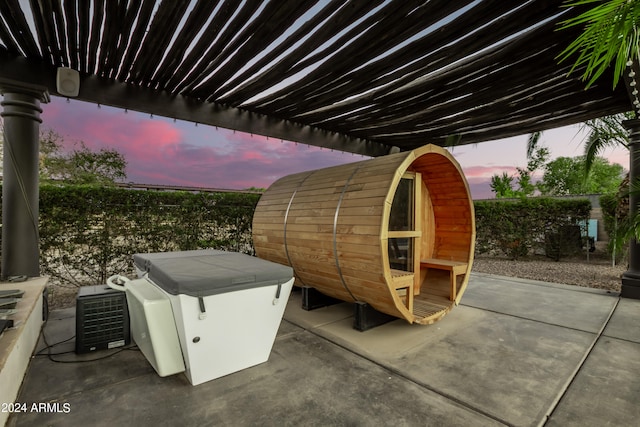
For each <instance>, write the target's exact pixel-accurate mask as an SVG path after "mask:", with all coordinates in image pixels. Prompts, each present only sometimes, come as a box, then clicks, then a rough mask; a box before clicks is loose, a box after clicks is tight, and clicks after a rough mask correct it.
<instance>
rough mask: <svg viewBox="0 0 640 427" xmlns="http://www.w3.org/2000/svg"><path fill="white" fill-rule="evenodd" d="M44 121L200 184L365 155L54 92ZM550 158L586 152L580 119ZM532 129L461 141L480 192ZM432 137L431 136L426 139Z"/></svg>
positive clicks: (624, 158)
mask: <svg viewBox="0 0 640 427" xmlns="http://www.w3.org/2000/svg"><path fill="white" fill-rule="evenodd" d="M42 108H43V110H44V111H43V113H42V119H43V123H42V125H41V129H44V130H47V129H52V130H54V131H55V132H57V133H58V134H60V135H61V136H62V137H63V138H64V139H65V141H66V143H68V144H69V145H70V146H72V144H73V142H78V141H83V142H84V143H85V144H86V145H87V147H89V148H91V149H93V150H99V149H100V148H109V149H115V150H117V151H118V152H120V153H121V154H123V155H124V157H125V159H126V161H127V171H126V172H127V181H128V182H133V183H138V184H164V185H180V186H195V187H213V188H228V189H245V188H249V187H258V188H267V187H269V185H270V184H271V183H273V182H274V181H275V180H276V179H278V178H280V177H282V176H285V175H289V174H292V173H296V172H301V171H306V170H312V169H319V168H323V167H328V166H333V165H337V164H343V163H349V162H354V161H359V160H364V159H366V157H363V156H361V155H353V154H351V153H343V152H337V151H331V150H328V149H320V148H318V147H312V146H308V145H305V144H296V143H294V142H290V141H281V140H280V139H274V138H266V137H263V136H259V135H250V134H246V133H243V132H234V131H232V130H227V129H222V128H218V129H216V128H215V127H211V126H206V125H202V124H200V125H198V126H196V125H195V124H194V123H189V122H185V121H181V120H177V121H175V122H174V120H173V119H170V118H164V117H158V116H154V117H150V115H149V114H143V113H138V112H134V111H127V112H125V111H124V110H122V109H118V108H111V107H105V106H101V107H100V108H99V107H98V106H97V105H95V104H89V103H85V102H81V101H77V100H73V99H71V100H69V101H67V100H66V99H65V98H59V97H52V100H51V103H49V104H44V105H42ZM543 135H544V136H543V139H542V143H543V145H545V146H546V147H548V148H549V149H550V151H551V156H552V158H556V157H560V156H569V157H573V156H579V155H582V154H583V140H582V136H581V135H580V134H579V126H578V125H576V126H570V127H565V128H560V129H555V130H551V131H546V132H545V133H544V134H543ZM526 140H527V136H526V135H523V136H519V137H515V138H508V139H502V140H497V141H490V142H483V143H480V144H471V145H464V146H459V147H455V148H454V149H453V150H452V151H451V152H452V154H453V156H454V157H455V159H456V160H457V161H458V162H459V163H460V165H461V166H462V168H463V170H464V173H465V175H466V177H467V180H468V181H469V185H470V188H471V193H472V196H473V198H474V199H481V198H491V197H493V193H492V192H491V189H490V187H489V181H490V179H491V176H492V175H494V174H502V172H507V173H509V174H510V175H513V174H514V172H515V168H516V167H523V168H524V167H526V163H527V161H526V156H525V152H526ZM426 143H428V141H425V144H426ZM605 156H606V157H607V158H609V159H610V161H611V162H615V163H619V164H621V165H622V166H623V167H624V168H625V170H627V169H628V168H629V154H628V151H627V150H625V149H624V148H620V149H616V150H609V151H607V152H606V153H605Z"/></svg>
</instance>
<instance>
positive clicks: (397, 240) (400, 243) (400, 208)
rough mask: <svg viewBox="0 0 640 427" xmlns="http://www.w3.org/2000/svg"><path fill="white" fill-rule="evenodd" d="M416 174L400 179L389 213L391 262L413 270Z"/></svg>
mask: <svg viewBox="0 0 640 427" xmlns="http://www.w3.org/2000/svg"><path fill="white" fill-rule="evenodd" d="M415 237H416V236H415V176H414V175H413V174H407V175H405V177H403V178H402V179H401V180H400V183H399V184H398V188H397V189H396V194H395V195H394V197H393V204H392V205H391V212H390V214H389V238H388V245H389V264H390V267H391V268H392V269H394V270H402V271H409V272H413V270H414V256H415V255H414V253H415Z"/></svg>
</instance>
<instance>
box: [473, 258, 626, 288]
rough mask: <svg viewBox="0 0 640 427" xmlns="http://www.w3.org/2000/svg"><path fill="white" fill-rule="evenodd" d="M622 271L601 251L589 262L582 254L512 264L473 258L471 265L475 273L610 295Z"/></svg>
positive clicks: (619, 282) (618, 282) (619, 265)
mask: <svg viewBox="0 0 640 427" xmlns="http://www.w3.org/2000/svg"><path fill="white" fill-rule="evenodd" d="M626 270H627V264H626V262H622V263H620V264H618V265H616V266H612V263H611V259H610V258H609V257H608V256H607V255H606V253H604V251H603V250H596V252H595V253H593V254H589V260H587V255H586V253H585V254H583V255H581V256H576V257H572V258H567V259H561V260H560V261H557V262H556V261H553V260H551V259H549V258H546V257H543V256H540V257H527V258H526V259H522V260H516V261H512V260H509V259H506V258H498V257H487V256H476V257H475V260H474V262H473V271H475V272H479V273H489V274H497V275H501V276H509V277H520V278H523V279H532V280H541V281H543V282H553V283H564V284H566V285H575V286H584V287H588V288H597V289H607V290H610V291H614V292H620V284H621V281H620V277H621V275H622V273H623V272H625V271H626Z"/></svg>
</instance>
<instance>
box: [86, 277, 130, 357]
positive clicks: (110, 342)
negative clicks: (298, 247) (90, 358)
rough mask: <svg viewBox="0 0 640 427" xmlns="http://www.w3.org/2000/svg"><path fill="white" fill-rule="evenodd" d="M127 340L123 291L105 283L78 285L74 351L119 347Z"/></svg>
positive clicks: (126, 310)
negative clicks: (79, 286)
mask: <svg viewBox="0 0 640 427" xmlns="http://www.w3.org/2000/svg"><path fill="white" fill-rule="evenodd" d="M130 342H131V332H130V330H129V310H128V309H127V297H126V294H125V293H124V292H119V291H116V290H114V289H111V288H110V287H108V286H107V285H97V286H83V287H81V288H80V291H79V292H78V297H77V298H76V353H88V352H91V351H95V350H105V349H110V348H117V347H122V346H125V345H127V344H129V343H130Z"/></svg>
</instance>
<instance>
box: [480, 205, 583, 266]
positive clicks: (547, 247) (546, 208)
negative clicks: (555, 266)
mask: <svg viewBox="0 0 640 427" xmlns="http://www.w3.org/2000/svg"><path fill="white" fill-rule="evenodd" d="M590 211H591V203H590V202H589V200H587V199H579V200H576V199H553V198H529V199H518V200H490V201H477V202H475V213H476V251H477V252H478V253H487V252H495V251H499V252H502V253H503V254H504V255H506V256H507V257H509V258H510V259H518V258H520V257H523V256H526V255H528V254H529V253H530V252H531V251H532V250H534V251H543V252H544V253H545V254H546V255H547V256H550V257H552V258H554V259H555V260H558V259H560V257H561V256H566V255H568V254H569V252H570V248H571V246H572V245H567V236H571V235H573V234H574V233H573V232H572V230H573V229H574V228H575V227H576V226H578V227H586V223H587V219H588V218H589V214H590ZM578 239H580V238H579V237H578ZM578 244H579V243H578Z"/></svg>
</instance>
